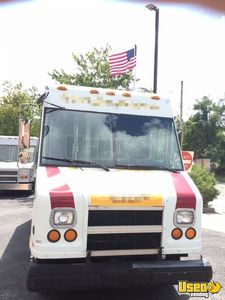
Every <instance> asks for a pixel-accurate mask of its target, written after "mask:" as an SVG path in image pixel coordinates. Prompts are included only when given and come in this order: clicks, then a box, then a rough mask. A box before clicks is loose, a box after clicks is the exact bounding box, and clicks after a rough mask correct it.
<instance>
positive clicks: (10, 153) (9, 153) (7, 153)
mask: <svg viewBox="0 0 225 300" xmlns="http://www.w3.org/2000/svg"><path fill="white" fill-rule="evenodd" d="M17 155H18V146H17V145H5V144H4V145H0V161H3V162H4V161H5V162H11V161H13V162H16V161H17ZM34 155H35V147H33V146H31V147H30V150H29V161H28V162H29V163H31V162H33V161H34V158H35V157H34Z"/></svg>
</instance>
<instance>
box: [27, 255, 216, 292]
mask: <svg viewBox="0 0 225 300" xmlns="http://www.w3.org/2000/svg"><path fill="white" fill-rule="evenodd" d="M211 278H212V267H211V266H210V264H209V263H208V262H203V260H191V261H172V260H171V261H163V260H162V261H152V262H149V261H148V262H146V261H142V262H135V261H124V262H120V261H118V262H94V263H92V262H85V263H65V262H64V263H60V262H59V263H40V262H31V265H30V268H29V271H28V276H27V288H28V290H29V291H32V292H34V291H37V292H38V291H39V292H40V291H51V290H54V291H56V290H58V291H60V290H67V291H68V290H79V289H80V290H82V289H83V290H84V289H102V288H129V287H146V286H150V285H152V284H158V283H164V284H177V283H178V281H180V280H186V281H192V282H193V281H198V282H199V281H200V282H209V281H210V280H211Z"/></svg>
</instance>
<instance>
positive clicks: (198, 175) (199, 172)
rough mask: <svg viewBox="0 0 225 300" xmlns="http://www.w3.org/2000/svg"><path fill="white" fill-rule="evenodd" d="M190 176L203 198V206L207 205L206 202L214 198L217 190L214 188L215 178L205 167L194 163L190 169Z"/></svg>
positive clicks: (217, 193)
mask: <svg viewBox="0 0 225 300" xmlns="http://www.w3.org/2000/svg"><path fill="white" fill-rule="evenodd" d="M190 175H191V178H192V179H193V181H194V182H195V184H196V185H197V187H198V189H199V191H200V193H201V194H202V198H203V206H204V207H207V206H208V202H210V201H212V200H214V199H215V198H216V197H217V196H218V195H219V191H218V190H217V189H216V187H215V185H216V178H215V176H214V174H212V173H210V172H209V171H208V170H207V169H206V168H203V167H200V166H197V165H194V166H193V167H192V170H191V174H190Z"/></svg>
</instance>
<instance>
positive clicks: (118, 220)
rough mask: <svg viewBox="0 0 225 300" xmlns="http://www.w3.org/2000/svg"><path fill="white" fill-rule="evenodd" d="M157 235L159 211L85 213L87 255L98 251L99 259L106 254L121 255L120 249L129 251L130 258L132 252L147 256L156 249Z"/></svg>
mask: <svg viewBox="0 0 225 300" xmlns="http://www.w3.org/2000/svg"><path fill="white" fill-rule="evenodd" d="M161 234H162V209H159V210H109V209H106V210H99V209H96V210H89V218H88V237H87V251H89V252H90V253H91V255H92V252H93V254H94V253H95V252H98V251H99V252H100V253H101V254H102V255H103V256H104V255H107V253H108V252H109V251H110V253H113V251H115V252H118V251H119V252H118V253H120V254H118V255H125V254H124V253H125V252H121V251H120V250H122V251H125V250H132V253H133V254H134V255H136V252H135V250H137V253H140V251H142V253H144V252H143V250H147V251H146V254H147V253H148V251H149V250H150V249H151V250H157V249H158V250H159V249H160V245H161ZM104 251H105V252H104ZM121 253H123V254H121ZM94 255H95V254H94ZM116 255H117V254H116ZM127 255H130V251H127ZM98 256H100V254H99V255H98Z"/></svg>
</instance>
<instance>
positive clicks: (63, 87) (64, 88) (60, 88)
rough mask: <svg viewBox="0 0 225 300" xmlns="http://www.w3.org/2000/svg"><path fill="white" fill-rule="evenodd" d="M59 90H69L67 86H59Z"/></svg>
mask: <svg viewBox="0 0 225 300" xmlns="http://www.w3.org/2000/svg"><path fill="white" fill-rule="evenodd" d="M57 90H60V91H67V88H66V87H65V86H63V85H59V86H58V87H57Z"/></svg>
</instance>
